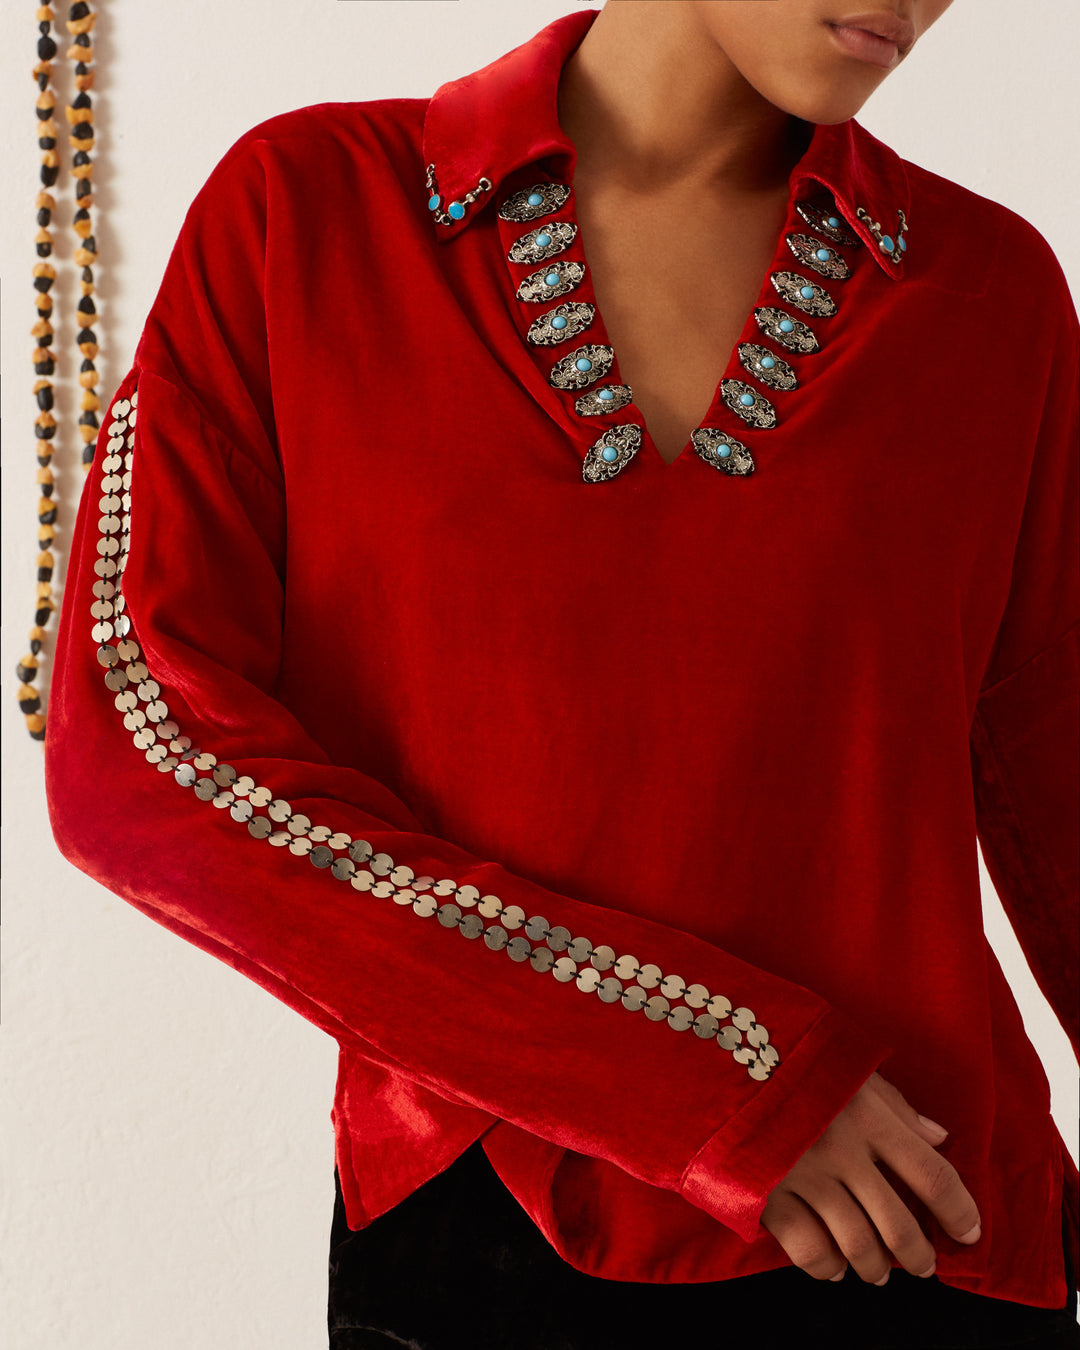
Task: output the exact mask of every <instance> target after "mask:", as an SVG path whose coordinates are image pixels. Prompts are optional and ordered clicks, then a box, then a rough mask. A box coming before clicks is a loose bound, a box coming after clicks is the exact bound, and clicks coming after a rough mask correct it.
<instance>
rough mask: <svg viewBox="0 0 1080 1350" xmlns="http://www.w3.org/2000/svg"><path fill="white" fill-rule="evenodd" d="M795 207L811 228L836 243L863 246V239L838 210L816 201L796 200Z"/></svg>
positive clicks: (853, 246)
mask: <svg viewBox="0 0 1080 1350" xmlns="http://www.w3.org/2000/svg"><path fill="white" fill-rule="evenodd" d="M795 209H796V210H797V211H798V213H799V215H800V216H802V218H803V220H805V221H806V223H807V225H809V226H810V228H811V229H813V230H816V231H817V233H818V234H823V235H824V236H825V238H826V239H831V240H832V241H833V243H834V244H846V245H848V247H850V248H856V247H859V248H861V247H862V240H861V239H860V238H859V236H858V235H857V234H855V233H854V232H853V231H852V230H849V229H848V228H847V226H846V224H845V223H844V220H843V217H842V216H841V215H840V214H839V213H838V212H837V211H830V210H827V209H826V208H825V207H823V206H820V205H818V204H817V203H816V202H796V203H795Z"/></svg>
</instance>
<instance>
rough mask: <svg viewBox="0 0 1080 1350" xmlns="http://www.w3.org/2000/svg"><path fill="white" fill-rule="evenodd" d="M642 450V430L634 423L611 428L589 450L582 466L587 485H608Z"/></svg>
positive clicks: (582, 473)
mask: <svg viewBox="0 0 1080 1350" xmlns="http://www.w3.org/2000/svg"><path fill="white" fill-rule="evenodd" d="M640 449H641V428H640V427H639V426H637V425H636V424H635V423H633V422H624V423H623V424H622V425H621V426H615V427H609V428H608V429H607V431H605V432H604V434H603V435H602V436H601V437H600V439H599V440H597V441H595V442H594V443H593V444H592V445H591V446H590V447H589V450H588V453H587V454H586V456H585V459H584V462H583V463H582V466H581V476H582V478H583V479H584V480H585V482H586V483H606V482H607V481H608V479H611V478H614V477H615V475H616V474H619V473H622V471H623V469H625V468H626V466H627V465H628V464H629V463H630V461H631V460H632V459H633V458H634V456H635V455H636V454H637V452H638V451H639V450H640Z"/></svg>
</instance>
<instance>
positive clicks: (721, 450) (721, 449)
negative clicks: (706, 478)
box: [716, 445, 731, 459]
mask: <svg viewBox="0 0 1080 1350" xmlns="http://www.w3.org/2000/svg"><path fill="white" fill-rule="evenodd" d="M716 453H717V454H718V455H719V456H720V458H721V459H727V457H728V455H730V454H731V446H730V445H718V446H717V447H716Z"/></svg>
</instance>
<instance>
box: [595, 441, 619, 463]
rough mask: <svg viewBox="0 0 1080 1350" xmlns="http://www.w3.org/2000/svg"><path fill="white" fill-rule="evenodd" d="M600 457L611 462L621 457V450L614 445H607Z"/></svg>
mask: <svg viewBox="0 0 1080 1350" xmlns="http://www.w3.org/2000/svg"><path fill="white" fill-rule="evenodd" d="M600 458H601V459H606V460H607V462H608V463H609V464H610V463H611V462H612V460H615V459H618V458H619V452H618V450H616V449H615V447H614V446H613V445H605V446H604V448H603V450H601V451H600Z"/></svg>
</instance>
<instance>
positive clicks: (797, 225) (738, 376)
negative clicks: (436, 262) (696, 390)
mask: <svg viewBox="0 0 1080 1350" xmlns="http://www.w3.org/2000/svg"><path fill="white" fill-rule="evenodd" d="M808 148H809V147H808V146H807V147H804V150H803V156H801V157H800V159H799V161H797V162H796V164H795V166H793V168H792V169H791V171H790V174H789V178H788V191H787V204H786V208H785V210H784V213H783V219H782V222H781V225H780V228H779V231H778V233H777V237H776V240H775V244H774V247H773V250H772V254H771V257H770V259H769V262H768V265H767V266H766V268H765V273H764V275H763V277H762V278H761V282H760V284H759V286H758V290H757V296H756V299H755V300H754V302H753V304H752V305H751V307H750V312H749V313H748V314H747V315H746V318H745V319H744V322H743V325H742V327H741V329H740V330H739V334H738V337H737V338H736V340H735V343H734V345H733V346H732V349H731V351H730V352H729V353H728V355H727V359H726V361H725V363H724V365H723V368H722V369H721V370H720V371H719V372H718V374H717V379H716V383H715V385H714V387H713V393H712V397H711V399H710V401H709V404H708V406H707V407H706V408H705V410H704V412H703V414H702V416H701V418H700V420H699V421H698V422H697V423H696V424H695V426H694V428H693V430H692V431H691V435H690V436H689V437H688V438H687V440H686V442H685V444H684V445H683V447H682V449H681V450H680V451H679V453H678V454H677V455H676V456H675V458H674V459H672V460H667V459H665V458H664V456H663V455H662V454H661V453H660V449H659V447H658V446H657V444H656V442H655V440H654V439H653V436H652V433H651V432H650V430H649V427H648V423H647V421H646V419H645V417H644V414H643V412H642V409H641V408H640V407H639V406H638V405H637V403H636V402H635V401H634V399H633V390H632V388H631V387H630V386H627V385H625V383H624V382H623V381H622V379H621V373H620V372H619V369H618V354H617V352H616V351H615V348H614V345H613V343H612V342H611V339H610V335H609V333H608V330H607V326H606V324H605V323H604V319H603V315H602V313H601V310H600V306H599V304H598V303H597V299H596V292H595V290H594V288H593V285H592V271H591V267H590V265H589V263H588V260H587V257H586V256H585V247H584V240H583V233H582V229H581V222H580V220H579V219H578V215H577V206H576V202H577V198H576V191H575V185H574V178H575V174H574V168H575V164H574V159H573V157H571V160H570V163H569V166H568V169H567V172H566V173H565V174H564V175H562V176H557V175H554V174H552V173H551V172H549V171H548V170H547V169H546V168H545V167H543V166H541V165H537V164H533V165H530V166H522V168H521V169H520V170H518V171H516V172H515V173H514V174H512V175H510V176H509V178H508V179H507V181H506V182H505V183H504V184H503V188H502V192H501V194H500V197H501V202H502V203H503V204H505V202H507V201H509V200H510V199H511V198H513V197H515V196H519V195H522V194H524V193H527V192H529V191H531V190H533V189H534V188H535V189H543V188H546V187H550V188H553V189H556V190H560V189H561V190H562V192H564V193H565V200H563V201H562V202H561V204H560V205H558V206H557V207H554V208H549V209H548V210H547V211H538V212H537V213H536V215H535V216H534V217H529V218H527V219H528V223H525V218H518V219H516V220H514V219H510V218H504V217H503V216H502V214H501V211H500V214H499V229H500V237H501V239H502V243H503V249H502V252H503V257H504V264H505V265H506V266H507V268H508V269H509V270H510V274H511V277H512V278H513V279H514V281H515V286H516V289H517V296H518V299H519V300H524V296H523V294H522V289H521V288H520V287H518V283H521V284H522V286H523V285H524V284H525V283H526V282H527V280H528V278H527V277H524V276H523V275H522V273H521V272H520V271H517V272H515V268H520V267H521V266H522V263H523V261H525V260H523V259H521V258H518V259H513V258H512V257H511V251H512V249H513V247H514V246H515V245H516V244H518V242H519V241H520V240H521V239H522V237H523V236H527V235H528V234H529V233H530V231H531V230H536V229H539V230H543V228H545V227H551V226H557V225H559V224H563V225H566V226H569V227H570V229H571V230H572V232H573V233H572V237H571V238H570V240H569V241H567V243H566V244H565V245H564V247H563V248H562V249H561V250H559V251H558V252H556V253H554V254H552V255H550V257H548V258H547V259H545V260H543V261H542V262H540V261H538V262H531V263H527V265H530V266H532V267H533V269H534V273H535V274H536V275H539V274H540V273H542V271H543V269H544V268H545V267H547V266H551V267H553V268H554V267H555V266H556V264H557V263H562V264H566V263H577V264H578V265H579V266H580V267H581V268H582V269H583V270H582V275H581V277H580V278H579V279H578V280H577V281H576V283H574V284H573V285H571V286H567V287H564V288H563V289H561V290H560V291H559V292H558V293H557V294H556V296H555V297H550V296H549V297H547V302H548V303H547V306H546V309H547V310H550V309H552V308H556V307H558V305H559V304H560V303H564V299H563V297H564V296H565V302H575V303H584V304H586V305H588V306H589V307H590V308H591V311H592V313H591V318H589V320H588V321H587V322H586V323H584V324H583V325H582V326H581V327H580V328H579V329H577V330H575V333H574V337H575V339H576V340H577V344H578V345H579V346H581V345H596V346H600V347H605V348H607V349H608V350H610V352H611V354H612V355H611V361H610V365H609V366H608V367H607V369H606V370H605V372H604V374H603V375H602V376H600V377H594V378H593V379H592V380H590V381H589V382H588V384H587V385H585V386H575V387H574V388H575V389H576V388H580V387H585V388H586V389H588V388H590V387H591V386H592V385H594V384H595V385H596V387H597V389H598V390H599V389H600V388H601V387H611V388H615V389H617V390H618V389H621V388H626V389H628V390H629V395H630V396H629V398H627V400H626V401H625V402H617V403H616V406H615V408H614V409H612V410H611V411H608V410H604V411H603V412H602V413H601V415H602V416H603V417H604V419H605V422H606V426H605V428H604V429H603V430H602V431H598V433H597V436H596V437H594V438H593V439H592V440H589V441H584V440H583V439H580V438H575V441H576V444H577V447H578V449H579V451H580V453H581V456H582V460H583V461H587V460H588V458H589V456H590V454H591V453H592V452H593V451H594V450H595V448H596V447H597V445H598V444H599V443H600V441H602V440H603V438H604V436H605V435H607V434H610V433H611V432H613V431H615V430H616V429H617V428H621V427H630V428H631V429H633V430H636V432H637V433H638V439H639V444H638V446H637V449H636V451H635V452H634V453H633V455H632V458H639V457H641V458H644V460H645V462H646V463H651V464H653V465H654V466H656V467H658V468H660V469H664V470H666V469H674V468H675V467H676V466H677V465H680V464H683V463H685V462H686V460H687V459H689V458H694V459H703V460H706V462H707V463H708V462H709V461H708V459H707V456H706V454H705V453H703V452H702V450H701V449H699V447H698V446H697V445H696V444H695V441H694V435H695V433H697V432H700V431H702V430H703V429H705V430H710V431H715V432H716V433H717V436H718V437H720V438H728V439H730V440H732V441H735V442H737V443H738V444H742V437H743V436H744V435H746V434H747V433H749V434H751V435H754V434H756V432H757V431H758V430H761V429H765V430H768V429H770V428H768V427H766V428H761V427H758V426H750V425H748V424H747V422H746V421H745V420H744V419H743V418H741V417H740V416H739V415H738V414H736V413H734V412H733V411H732V410H731V408H730V407H729V405H728V403H727V402H726V400H725V395H724V384H725V382H726V381H728V380H737V381H738V382H739V383H741V384H744V385H746V387H747V389H748V390H753V392H754V393H755V394H756V395H757V397H758V398H759V399H760V400H761V401H763V402H764V403H765V404H766V405H767V406H768V408H772V401H771V399H770V397H769V395H770V394H772V393H773V388H774V387H773V386H771V385H770V384H767V383H766V382H765V381H760V379H759V383H760V384H762V385H763V386H764V388H765V390H766V392H761V391H760V390H759V389H758V386H757V385H756V384H754V385H752V384H750V382H749V380H748V379H747V378H746V377H747V376H751V377H754V372H752V371H751V370H750V369H749V368H748V367H746V366H744V365H743V363H742V360H741V359H740V351H739V349H740V347H742V346H743V344H746V343H752V344H753V345H755V346H758V347H761V346H762V345H763V344H762V341H761V339H763V338H765V337H770V336H772V335H771V334H768V333H767V332H766V331H765V330H764V329H763V328H762V326H761V325H760V324H759V322H758V319H757V317H756V315H757V312H758V311H759V310H760V309H761V308H762V307H767V308H771V309H779V310H780V313H781V314H782V315H783V316H784V319H787V318H788V317H791V316H789V315H788V314H787V311H786V310H784V309H782V308H781V306H783V305H787V304H794V303H795V302H793V301H791V300H790V298H788V297H785V296H783V295H782V294H781V293H780V292H779V290H778V289H777V288H776V287H775V286H774V284H773V277H774V276H775V275H776V274H777V273H778V272H781V271H791V270H792V269H795V268H799V267H806V266H809V264H808V263H806V262H805V261H803V260H802V259H800V257H799V255H798V254H797V253H796V252H795V251H794V249H793V248H792V247H791V246H790V245H789V239H790V237H791V236H793V235H794V234H796V233H798V234H805V233H807V232H808V231H812V232H813V233H814V234H817V232H818V229H822V230H824V227H817V228H815V227H814V226H813V225H812V224H811V223H810V222H809V220H808V219H807V217H804V216H803V215H802V213H801V212H800V211H799V207H800V206H803V207H806V206H814V207H815V208H816V207H818V206H819V205H820V206H821V207H824V205H825V203H824V202H822V203H818V202H816V201H813V200H812V194H809V193H807V194H806V200H803V199H802V197H801V196H800V192H799V189H798V185H797V178H798V164H799V163H801V162H802V159H803V158H804V157H805V154H806V151H807V149H808ZM533 221H535V224H534V223H533ZM838 224H842V225H846V222H838ZM841 233H843V230H842V231H841ZM820 242H822V243H827V244H828V245H829V247H830V248H831V250H832V251H833V253H834V254H836V245H837V243H838V242H844V241H842V240H835V239H832V238H831V235H830V234H829V233H826V235H825V238H823V239H821V241H820ZM575 245H576V246H577V247H576V250H575V249H574V246H575ZM571 250H574V251H576V252H577V253H578V254H579V255H580V256H579V257H578V258H574V257H572V256H571V257H568V256H567V254H568V253H570V252H571ZM836 256H837V257H840V255H839V254H836ZM842 261H843V259H842V258H841V262H842ZM814 266H815V268H816V266H817V265H816V264H815V265H814ZM818 270H820V269H818ZM808 279H809V278H808ZM815 284H818V283H815ZM825 294H826V296H827V297H828V299H829V300H831V299H832V297H831V296H830V295H829V293H828V292H826V293H825ZM537 299H539V297H538V296H536V295H533V296H532V297H531V298H530V301H529V302H528V309H527V310H526V313H528V316H529V317H530V318H531V319H533V320H534V321H536V320H538V319H539V318H541V317H543V314H544V312H545V311H543V310H541V307H540V305H539V304H535V301H536V300H537ZM799 307H800V308H803V309H804V310H805V311H806V312H807V313H811V312H812V311H811V310H810V309H809V307H808V306H807V305H802V304H800V306H799ZM525 308H526V307H525V305H524V304H523V305H522V309H523V310H524V309H525ZM802 323H803V321H802V320H799V321H798V324H799V325H802ZM805 326H806V327H808V325H805ZM810 331H811V334H812V333H813V330H810ZM773 340H774V341H775V340H776V339H775V338H774V339H773ZM525 341H526V345H528V346H529V347H530V349H531V354H532V356H533V360H534V361H535V362H536V364H537V365H541V366H542V364H543V363H542V361H541V359H540V353H539V352H538V351H537V350H536V347H537V345H539V346H548V345H550V344H549V343H547V342H541V343H539V344H534V343H533V342H532V341H530V339H529V336H528V334H526V335H525ZM572 345H573V344H572V343H571V346H572ZM784 345H785V346H786V344H784ZM764 350H765V351H766V352H768V354H769V355H770V356H773V355H775V356H777V357H778V359H779V360H780V362H781V364H784V360H783V357H781V356H779V353H773V352H772V349H770V348H765V349H764ZM787 350H788V351H791V350H794V349H793V348H787ZM809 350H816V342H815V345H814V347H813V348H810V349H809ZM557 362H558V358H556V363H555V364H557ZM548 375H549V378H548V384H549V386H550V387H553V388H554V387H556V386H555V385H554V382H553V381H552V379H551V372H550V370H549V371H548ZM571 392H573V390H571ZM616 413H617V414H618V418H617V421H616V422H612V421H611V420H610V419H611V418H613V417H615V415H616ZM588 420H589V419H588V418H587V417H584V416H583V417H582V425H583V426H587V423H588ZM744 449H748V447H744ZM750 459H751V467H750V471H751V472H752V469H753V463H752V460H753V456H752V455H750ZM623 467H625V465H624V466H623ZM621 472H622V469H621V468H620V469H619V470H618V471H616V472H615V473H613V474H611V475H610V476H609V477H615V476H618V475H619V474H620V473H621ZM729 472H743V471H736V470H734V469H729Z"/></svg>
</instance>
